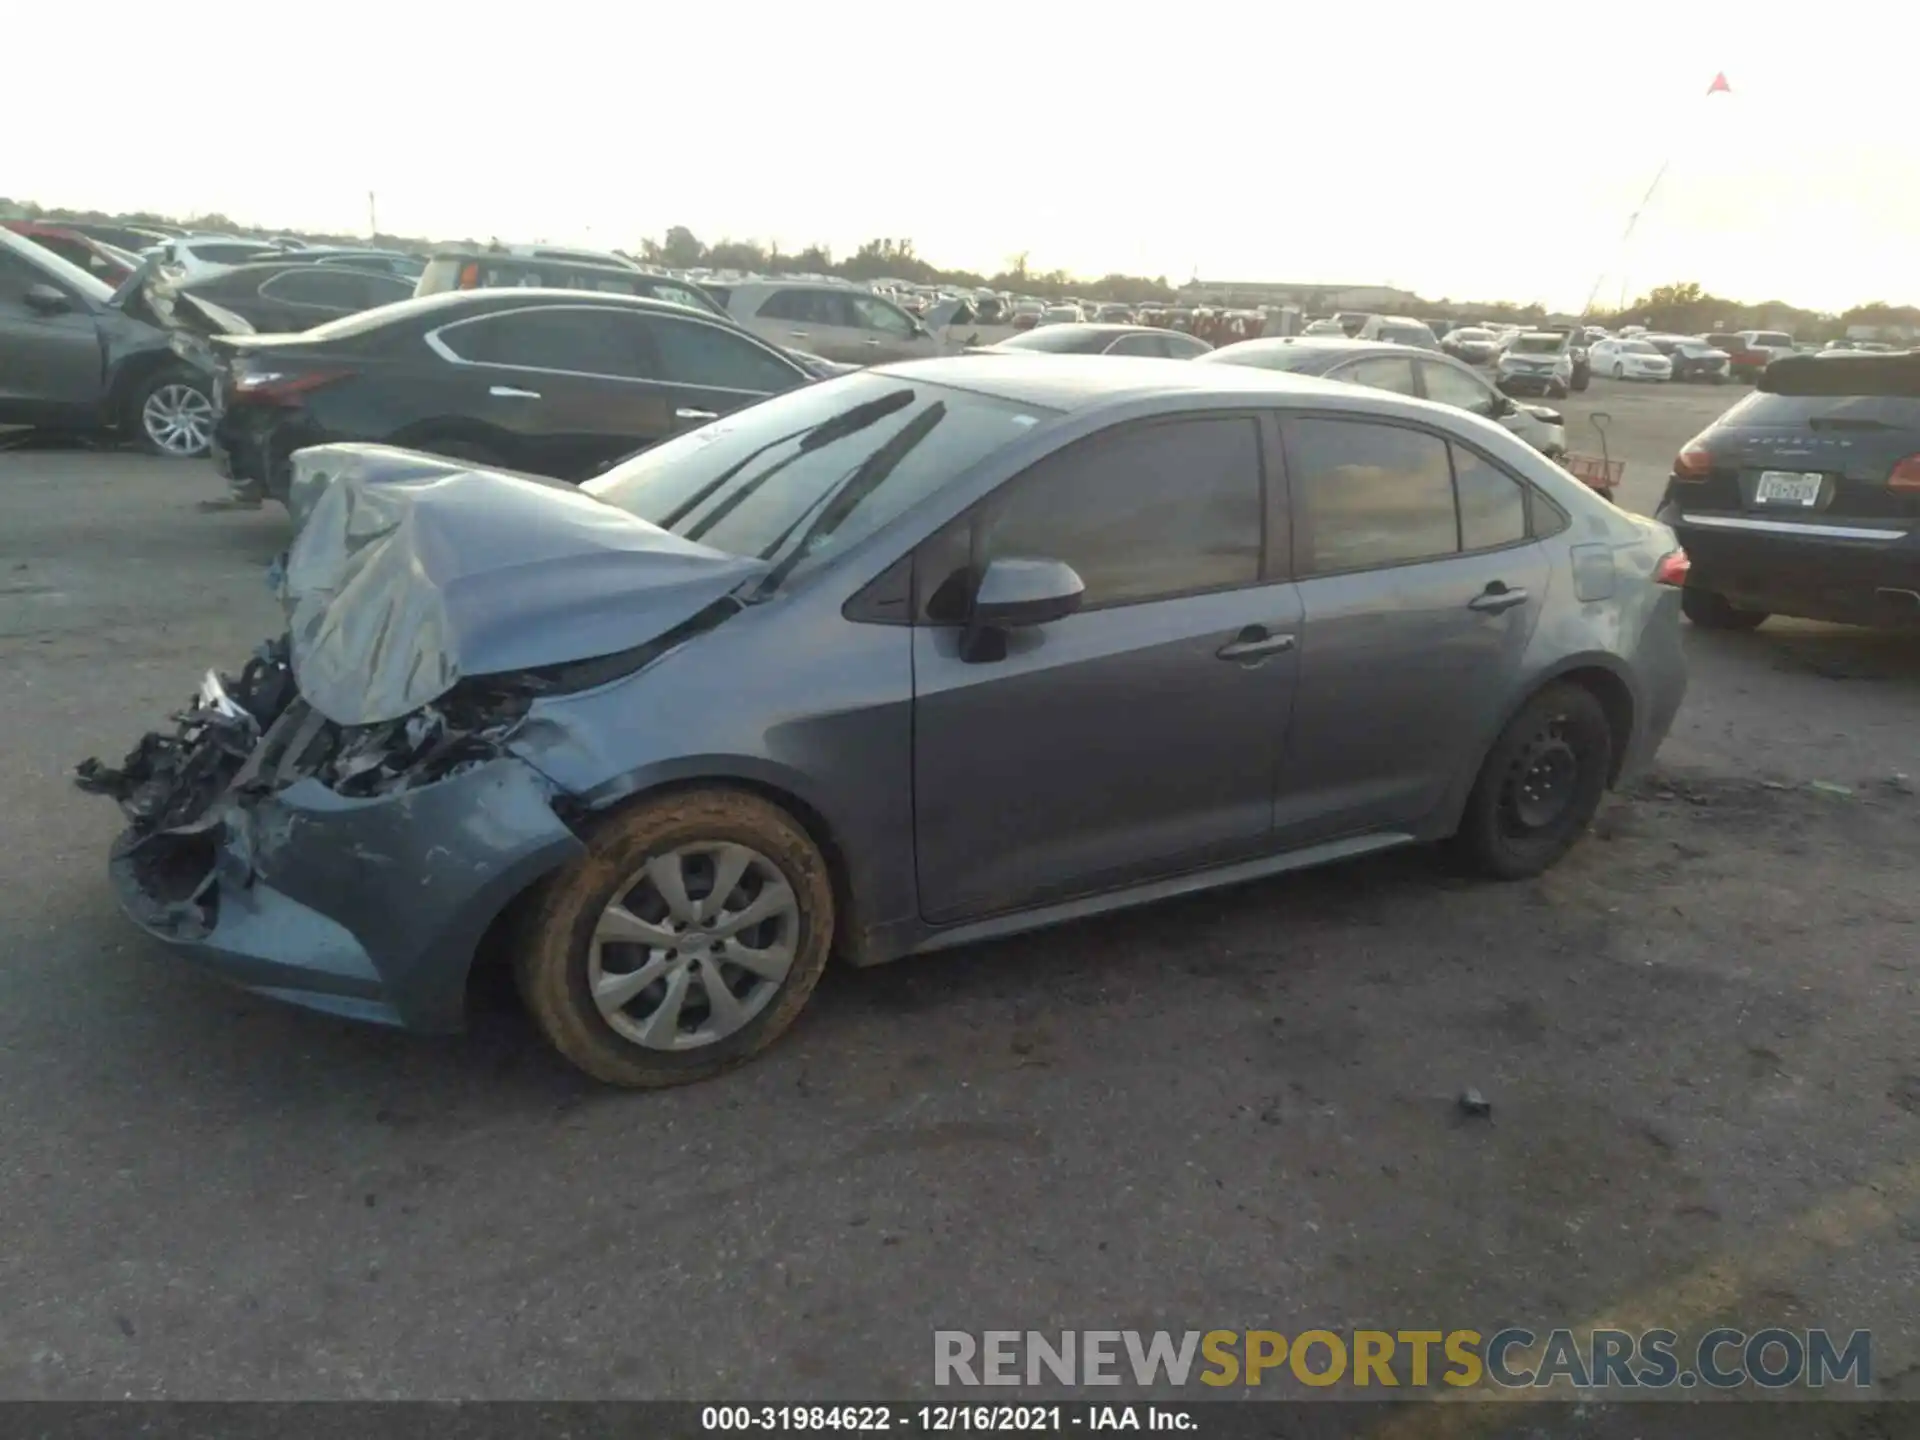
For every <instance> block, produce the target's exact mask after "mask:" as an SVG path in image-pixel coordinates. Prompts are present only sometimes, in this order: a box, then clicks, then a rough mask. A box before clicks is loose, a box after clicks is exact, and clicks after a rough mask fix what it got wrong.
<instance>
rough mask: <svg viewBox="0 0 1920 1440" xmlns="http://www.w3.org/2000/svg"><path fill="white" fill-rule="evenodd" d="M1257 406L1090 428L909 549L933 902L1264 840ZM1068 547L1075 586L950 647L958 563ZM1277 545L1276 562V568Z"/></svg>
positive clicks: (1002, 897) (1264, 566)
mask: <svg viewBox="0 0 1920 1440" xmlns="http://www.w3.org/2000/svg"><path fill="white" fill-rule="evenodd" d="M1272 436H1273V431H1272V428H1271V424H1270V422H1263V421H1262V420H1260V419H1257V418H1255V417H1252V416H1248V415H1225V414H1219V413H1212V412H1210V413H1207V414H1204V415H1189V416H1184V417H1180V418H1177V419H1169V420H1162V421H1156V422H1152V423H1147V424H1138V425H1129V426H1124V427H1119V428H1117V429H1114V430H1109V431H1107V432H1104V433H1103V434H1100V435H1097V436H1094V437H1092V438H1090V439H1087V440H1083V441H1080V442H1078V443H1076V444H1074V445H1072V446H1069V447H1068V448H1066V449H1065V450H1062V451H1059V452H1056V453H1055V454H1054V455H1051V456H1049V457H1047V458H1046V459H1044V460H1042V461H1040V462H1039V463H1038V464H1036V465H1035V466H1033V467H1032V468H1031V469H1029V470H1028V471H1027V472H1026V473H1025V474H1023V475H1019V476H1016V477H1015V478H1014V479H1012V480H1010V481H1008V482H1007V483H1006V484H1005V485H1004V486H1002V487H1000V489H999V490H998V491H996V492H995V493H994V494H993V495H992V496H990V497H988V499H987V500H985V501H983V502H982V503H981V504H980V505H978V506H976V507H975V509H974V511H973V512H972V513H971V514H970V515H968V516H964V517H962V518H961V519H960V520H959V521H958V522H956V523H955V524H953V525H951V526H948V527H946V528H945V529H944V530H943V531H941V532H940V533H939V534H937V535H936V536H934V537H933V538H932V539H930V540H929V541H927V542H926V543H925V544H923V545H922V546H921V547H920V548H919V550H917V551H916V552H915V556H914V570H915V584H916V590H917V592H918V594H917V597H916V605H917V620H916V625H915V629H914V634H913V646H914V834H915V847H914V853H915V858H916V863H917V865H918V870H919V883H920V900H921V910H922V912H923V914H925V915H926V917H927V918H929V919H931V920H935V921H954V920H962V919H967V918H970V917H974V916H979V915H985V914H990V913H994V912H997V911H1003V910H1010V909H1017V908H1020V907H1022V906H1026V905H1032V904H1039V903H1044V902H1046V901H1049V900H1055V899H1061V898H1064V897H1067V896H1070V895H1074V894H1081V893H1085V892H1088V891H1093V890H1098V889H1101V888H1104V887H1109V886H1114V885H1123V884H1126V883H1128V882H1130V881H1135V880H1141V879H1145V878H1149V877H1152V876H1155V875H1161V874H1168V873H1172V872H1176V871H1179V870H1182V869H1187V868H1191V867H1194V866H1199V865H1205V864H1208V863H1210V862H1214V861H1219V860H1224V859H1229V858H1233V857H1235V856H1241V855H1245V854H1248V853H1251V852H1256V851H1259V850H1261V849H1263V848H1264V847H1265V845H1266V843H1267V840H1268V837H1269V832H1270V829H1271V822H1272V810H1273V805H1272V792H1273V783H1274V775H1275V765H1276V763H1277V761H1278V757H1279V753H1280V747H1281V743H1282V737H1283V736H1284V734H1285V731H1286V725H1287V716H1288V711H1289V709H1290V707H1291V705H1292V699H1293V688H1294V675H1295V667H1296V664H1297V657H1296V654H1295V643H1296V641H1295V631H1296V628H1297V626H1298V624H1299V619H1300V601H1299V597H1298V595H1297V594H1296V593H1295V591H1294V587H1293V586H1292V585H1291V584H1290V583H1289V582H1288V581H1287V580H1286V579H1285V578H1284V563H1285V562H1284V556H1285V554H1286V543H1285V534H1284V515H1285V512H1284V509H1283V508H1275V507H1273V506H1270V505H1268V504H1266V503H1265V502H1263V496H1262V479H1261V475H1262V457H1263V451H1265V450H1266V449H1267V448H1269V447H1270V446H1271V445H1272V443H1273V441H1272ZM1002 557H1020V558H1048V559H1055V560H1062V561H1065V562H1066V563H1067V564H1069V565H1071V566H1073V568H1074V569H1075V570H1076V571H1077V572H1078V573H1079V575H1080V577H1081V579H1082V581H1083V582H1084V583H1085V585H1086V598H1085V602H1084V605H1083V607H1082V608H1081V610H1080V611H1079V612H1078V613H1076V614H1074V615H1071V616H1068V617H1067V618H1066V619H1064V620H1059V621H1055V622H1054V623H1052V624H1049V625H1043V626H1038V627H1035V628H1033V629H1031V630H1025V631H1018V632H1015V633H1013V634H1011V635H1009V636H1008V637H1006V641H1005V644H1004V646H1003V647H1001V649H1000V650H999V651H998V652H997V653H996V652H988V654H987V655H986V656H985V657H980V656H975V657H974V658H971V659H967V658H962V655H961V643H960V642H961V635H962V624H963V622H964V619H965V610H966V595H967V577H968V576H969V575H970V574H974V573H977V570H978V567H980V566H983V565H984V564H986V563H987V562H988V561H990V560H993V559H996V558H1002ZM1276 564H1277V565H1278V567H1279V568H1278V569H1276Z"/></svg>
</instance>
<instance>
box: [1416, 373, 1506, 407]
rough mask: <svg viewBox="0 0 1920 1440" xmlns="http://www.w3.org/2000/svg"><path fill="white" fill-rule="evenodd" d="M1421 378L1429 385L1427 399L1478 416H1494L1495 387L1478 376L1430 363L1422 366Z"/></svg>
mask: <svg viewBox="0 0 1920 1440" xmlns="http://www.w3.org/2000/svg"><path fill="white" fill-rule="evenodd" d="M1420 378H1421V379H1422V380H1423V381H1424V382H1425V383H1426V387H1427V398H1428V399H1429V400H1431V401H1433V402H1434V403H1435V404H1438V405H1452V406H1455V407H1457V408H1458V409H1461V410H1467V411H1470V412H1472V413H1473V414H1475V415H1491V414H1493V410H1494V390H1493V387H1492V386H1490V385H1488V384H1487V383H1486V382H1485V381H1484V380H1481V379H1480V378H1479V377H1478V376H1476V375H1469V374H1467V373H1466V372H1465V371H1463V370H1456V369H1454V368H1453V366H1451V365H1441V364H1437V363H1435V362H1433V361H1430V360H1429V361H1424V362H1422V363H1421V366H1420Z"/></svg>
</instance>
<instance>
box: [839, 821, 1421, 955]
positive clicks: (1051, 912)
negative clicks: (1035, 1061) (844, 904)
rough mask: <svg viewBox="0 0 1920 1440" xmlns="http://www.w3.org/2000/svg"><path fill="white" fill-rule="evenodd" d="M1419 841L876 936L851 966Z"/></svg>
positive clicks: (1358, 847) (1311, 852) (1378, 839)
mask: <svg viewBox="0 0 1920 1440" xmlns="http://www.w3.org/2000/svg"><path fill="white" fill-rule="evenodd" d="M1418 838H1419V837H1418V836H1415V835H1409V834H1403V833H1400V832H1397V831H1394V832H1385V831H1383V832H1381V833H1379V834H1374V835H1352V836H1348V837H1346V838H1344V839H1340V840H1329V841H1325V842H1323V843H1321V844H1319V845H1308V846H1305V847H1303V848H1301V849H1298V850H1289V851H1286V852H1285V853H1283V854H1278V855H1261V856H1258V857H1256V858H1254V859H1251V860H1237V861H1234V862H1232V863H1230V864H1226V865H1216V866H1213V867H1211V868H1209V869H1205V870H1190V871H1188V872H1186V873H1185V874H1182V875H1170V876H1167V877H1165V878H1163V879H1159V880H1149V881H1145V882H1143V883H1141V884H1138V885H1129V886H1126V887H1124V888H1122V889H1119V890H1105V891H1102V892H1100V893H1099V894H1096V895H1082V896H1080V897H1079V898H1078V899H1075V900H1063V901H1061V902H1059V903H1058V904H1053V905H1042V906H1037V907H1035V908H1034V909H1031V910H1017V911H1012V912H1009V913H1007V914H1002V915H990V916H988V917H986V918H985V919H983V920H970V921H967V922H966V923H965V924H961V925H945V926H940V927H938V928H927V927H919V926H915V927H904V926H903V927H901V929H900V930H899V931H896V932H895V933H894V934H893V935H892V936H890V937H888V940H891V942H892V943H888V940H882V939H881V938H880V937H879V936H877V935H870V936H869V937H868V940H867V944H866V945H865V946H863V947H862V950H861V953H860V955H859V957H858V959H856V960H855V963H856V964H858V965H862V966H866V965H878V964H882V963H884V962H885V961H888V960H898V959H900V958H902V957H903V956H906V955H923V954H926V953H927V952H929V951H933V950H946V949H949V948H951V947H953V946H955V945H972V944H975V943H977V942H979V941H983V940H998V939H1000V938H1002V937H1004V936H1008V935H1019V934H1024V933H1025V932H1026V931H1029V930H1040V929H1044V928H1045V927H1047V926H1050V925H1064V924H1066V923H1068V922H1069V921H1073V920H1086V919H1090V918H1092V917H1093V916H1095V915H1106V914H1109V913H1111V912H1112V911H1115V910H1126V909H1130V908H1131V907H1133V906H1135V905H1151V904H1153V903H1154V902H1155V901H1159V900H1170V899H1172V898H1173V897H1174V896H1176V895H1190V894H1193V893H1194V892H1196V891H1201V890H1214V889H1218V888H1219V887H1221V886H1223V885H1238V884H1242V883H1244V882H1246V881H1248V880H1260V879H1264V878H1266V877H1267V876H1269V875H1282V874H1285V873H1286V872H1287V871H1289V870H1305V869H1307V868H1309V867H1310V866H1314V865H1326V864H1329V863H1331V862H1333V861H1336V860H1350V859H1353V858H1354V857H1356V856H1360V855H1371V854H1373V853H1374V852H1375V851H1379V850H1393V849H1397V848H1399V847H1400V846H1402V845H1411V844H1414V843H1416V841H1417V840H1418ZM903 932H904V933H903Z"/></svg>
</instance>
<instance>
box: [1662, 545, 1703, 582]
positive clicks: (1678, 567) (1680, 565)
mask: <svg viewBox="0 0 1920 1440" xmlns="http://www.w3.org/2000/svg"><path fill="white" fill-rule="evenodd" d="M1692 564H1693V562H1692V561H1690V560H1688V559H1687V552H1686V551H1684V550H1671V551H1669V552H1667V553H1666V554H1665V555H1662V556H1661V557H1660V563H1659V564H1658V565H1656V566H1654V567H1653V581H1654V584H1656V585H1685V584H1686V583H1687V571H1688V570H1689V569H1691V568H1692Z"/></svg>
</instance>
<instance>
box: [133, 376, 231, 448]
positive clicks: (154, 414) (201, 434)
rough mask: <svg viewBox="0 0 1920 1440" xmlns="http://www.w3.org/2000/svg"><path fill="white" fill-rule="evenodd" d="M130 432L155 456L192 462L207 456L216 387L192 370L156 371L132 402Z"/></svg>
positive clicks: (211, 441)
mask: <svg viewBox="0 0 1920 1440" xmlns="http://www.w3.org/2000/svg"><path fill="white" fill-rule="evenodd" d="M127 430H128V432H129V433H131V434H132V435H133V437H134V438H135V439H136V440H137V441H139V443H140V446H141V448H142V449H144V450H146V451H147V452H148V453H149V454H151V455H164V456H166V457H167V458H168V459H170V460H191V459H193V458H195V457H196V456H200V455H204V454H206V453H207V451H208V449H209V448H210V447H211V446H212V444H213V393H212V386H211V385H210V383H209V382H208V381H207V380H205V379H203V378H202V377H201V376H199V375H196V374H195V373H194V372H192V371H190V370H185V369H181V368H178V367H171V366H170V367H168V368H166V369H162V370H158V371H156V372H155V373H154V374H152V375H150V376H148V377H147V378H146V379H145V380H143V381H142V382H140V384H138V385H136V386H135V387H134V390H133V394H132V395H131V396H130V397H129V399H128V405H127Z"/></svg>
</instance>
